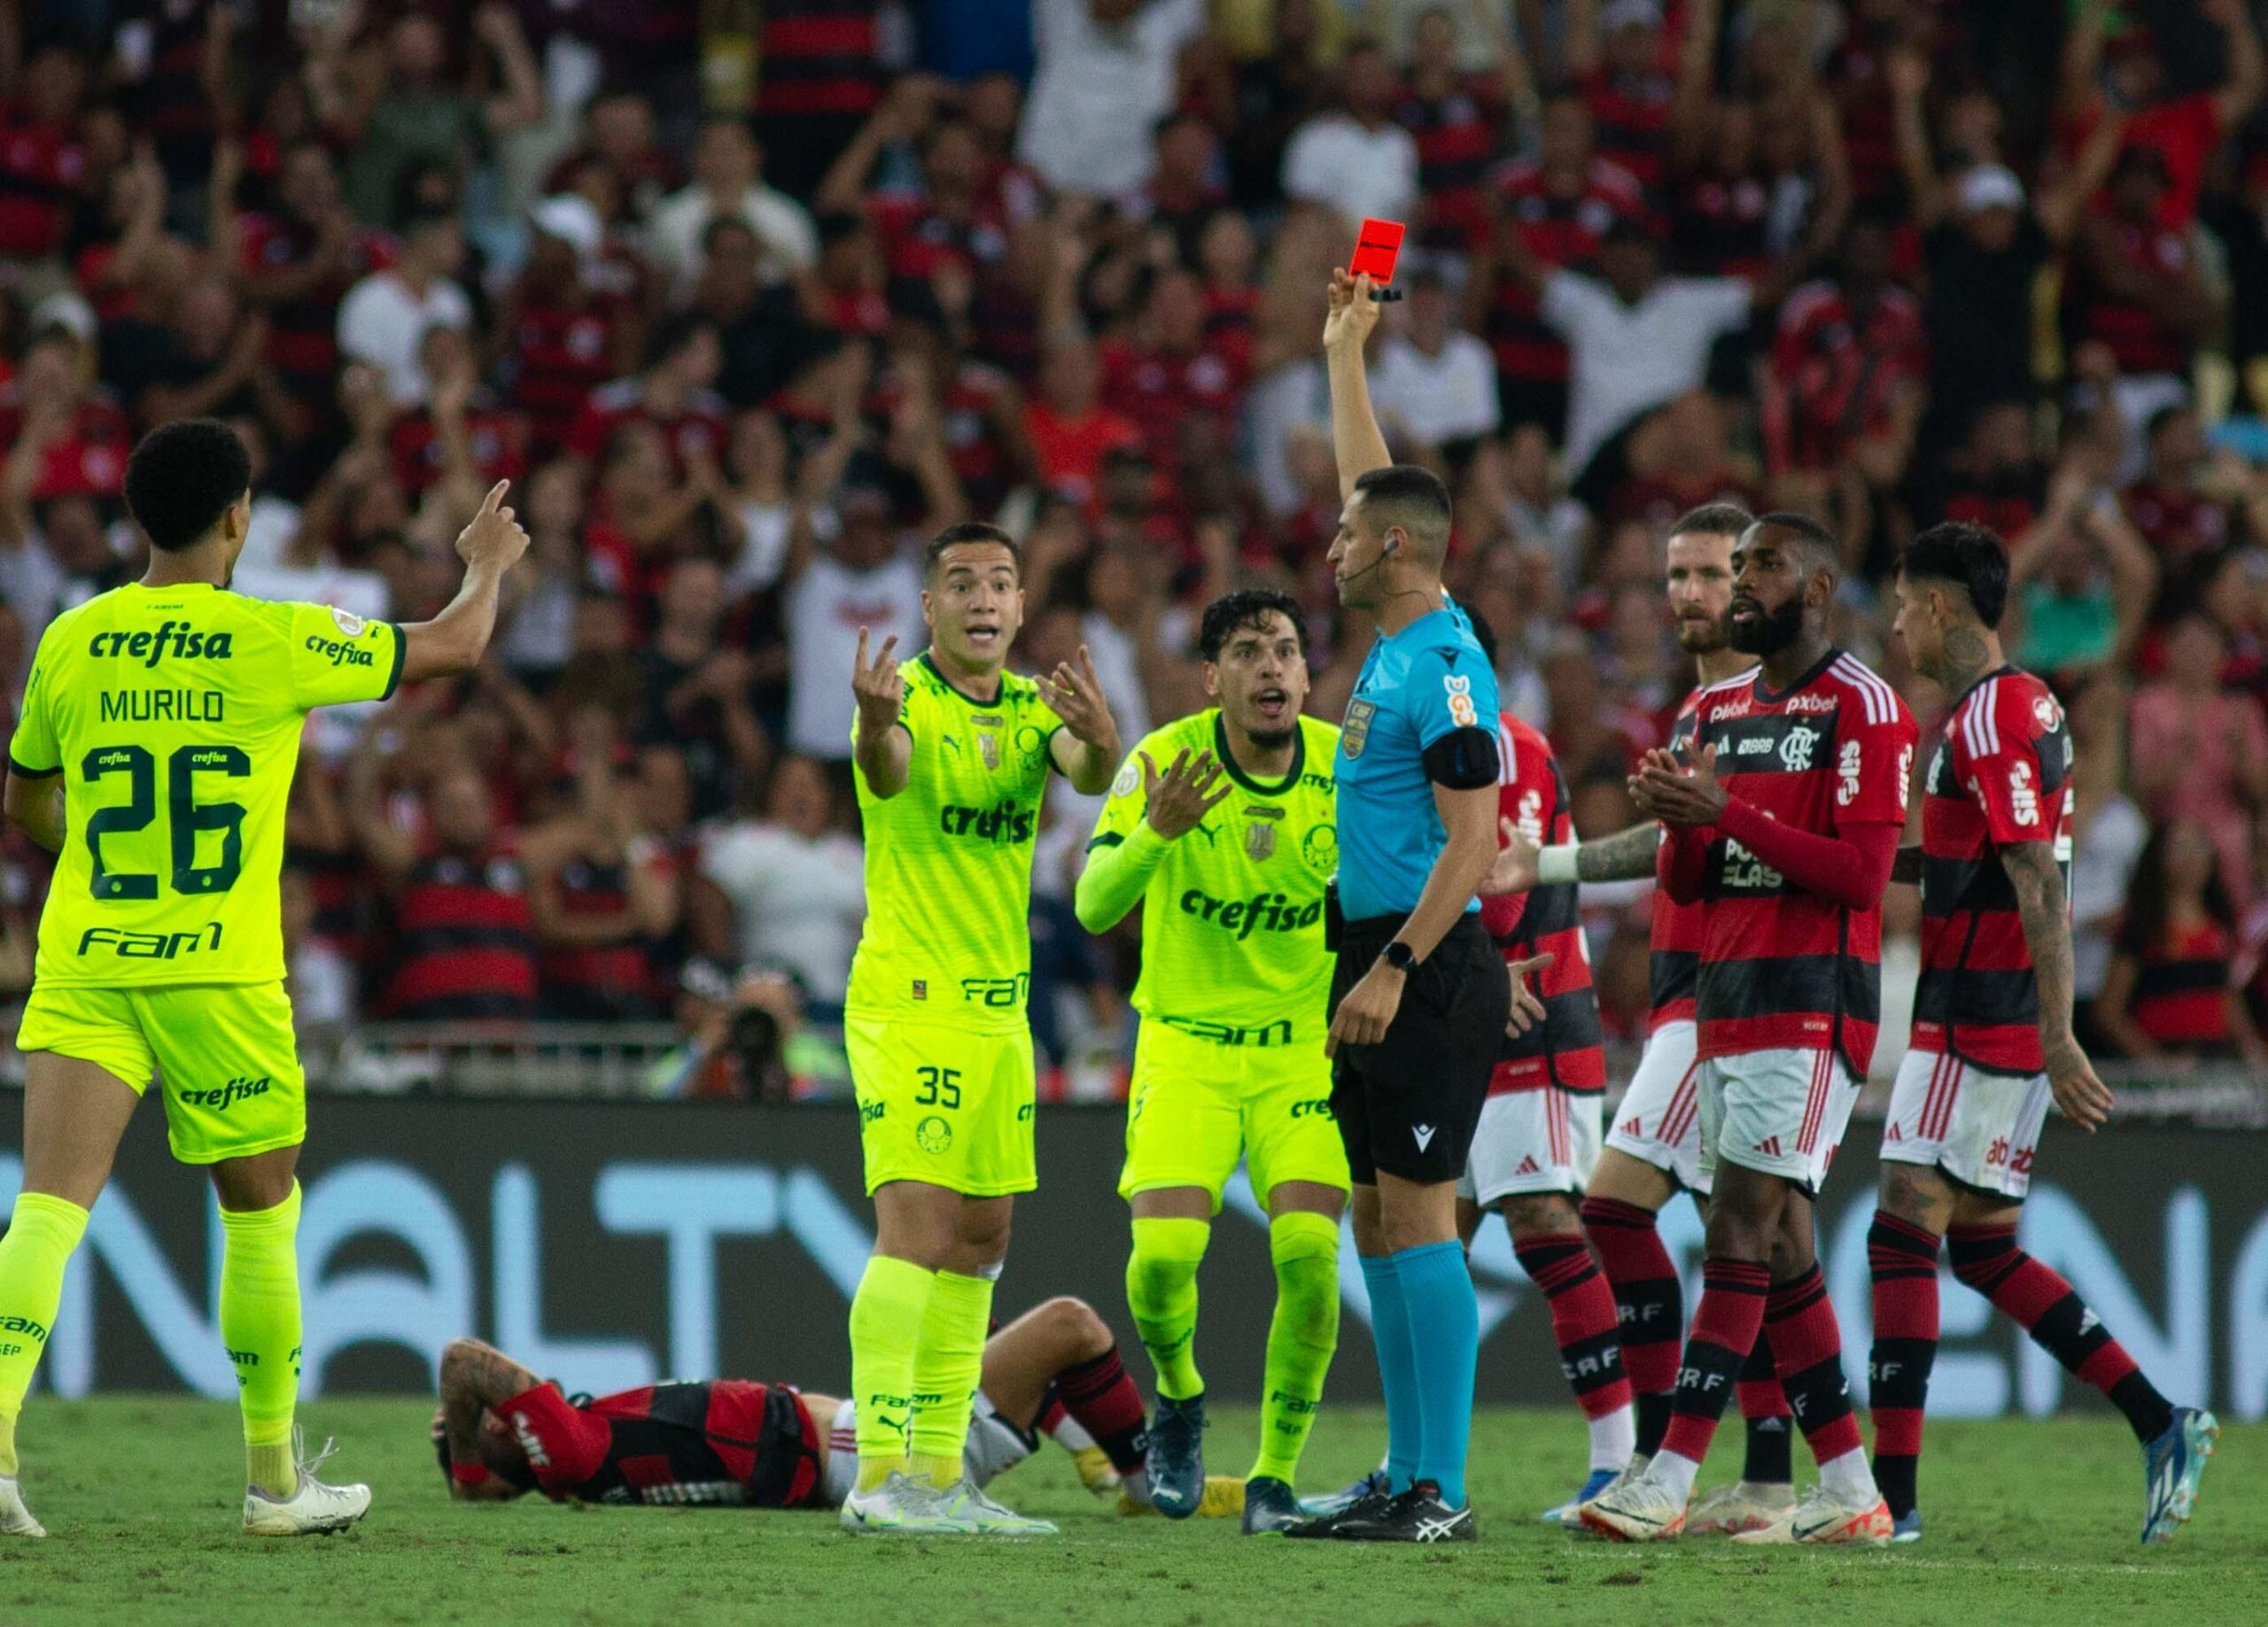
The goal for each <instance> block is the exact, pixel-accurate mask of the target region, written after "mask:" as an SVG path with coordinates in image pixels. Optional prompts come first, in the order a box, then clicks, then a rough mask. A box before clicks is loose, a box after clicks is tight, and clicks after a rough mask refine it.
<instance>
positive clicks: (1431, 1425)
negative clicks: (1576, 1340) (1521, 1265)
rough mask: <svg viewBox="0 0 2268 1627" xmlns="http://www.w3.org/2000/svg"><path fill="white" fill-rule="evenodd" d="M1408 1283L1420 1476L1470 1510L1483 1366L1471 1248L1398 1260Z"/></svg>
mask: <svg viewBox="0 0 2268 1627" xmlns="http://www.w3.org/2000/svg"><path fill="white" fill-rule="evenodd" d="M1391 1258H1392V1259H1393V1260H1394V1274H1395V1275H1396V1276H1397V1277H1399V1278H1400V1279H1401V1282H1402V1308H1403V1310H1404V1312H1405V1313H1407V1314H1408V1316H1409V1319H1410V1348H1411V1353H1412V1355H1413V1357H1414V1358H1415V1360H1414V1362H1413V1366H1414V1368H1415V1372H1416V1375H1417V1393H1418V1398H1419V1399H1418V1408H1417V1478H1418V1479H1419V1480H1430V1481H1432V1482H1433V1484H1435V1485H1437V1486H1439V1487H1440V1488H1441V1501H1442V1502H1443V1503H1445V1504H1447V1505H1448V1506H1449V1507H1451V1508H1462V1507H1464V1459H1465V1452H1466V1449H1467V1448H1468V1446H1469V1445H1471V1437H1472V1381H1473V1375H1474V1373H1475V1371H1476V1370H1477V1369H1478V1367H1480V1300H1479V1298H1478V1297H1477V1296H1475V1294H1474V1293H1473V1291H1472V1272H1471V1271H1470V1270H1468V1269H1467V1268H1466V1266H1465V1263H1464V1248H1463V1246H1462V1245H1460V1244H1458V1243H1454V1242H1449V1243H1426V1244H1425V1245H1424V1246H1422V1247H1420V1248H1415V1249H1402V1250H1401V1251H1398V1252H1396V1253H1395V1254H1394V1255H1393V1256H1392V1257H1391Z"/></svg>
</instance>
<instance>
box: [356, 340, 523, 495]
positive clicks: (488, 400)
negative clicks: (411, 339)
mask: <svg viewBox="0 0 2268 1627" xmlns="http://www.w3.org/2000/svg"><path fill="white" fill-rule="evenodd" d="M417 359H418V365H419V366H420V368H422V369H423V372H424V374H425V376H426V378H427V379H428V380H429V381H430V384H431V387H430V388H429V389H428V390H427V391H426V399H425V401H424V402H423V403H422V404H421V405H419V406H417V407H413V408H411V409H410V410H409V411H408V412H407V413H404V414H402V415H401V416H400V418H398V419H396V420H395V421H394V425H393V431H392V435H391V436H390V437H389V445H390V447H391V450H392V457H393V469H394V478H395V479H396V480H397V481H399V482H400V484H401V489H402V490H403V491H404V492H408V494H409V495H410V496H411V497H412V498H413V499H414V498H416V497H418V496H420V495H421V494H423V492H425V491H426V490H427V489H428V488H429V487H431V486H433V485H434V484H439V483H447V484H448V487H449V490H448V492H447V496H448V498H449V500H450V501H451V503H452V504H453V505H454V507H465V506H466V505H467V504H468V503H469V504H470V506H471V507H473V508H477V507H478V506H479V503H480V500H481V498H482V497H483V496H484V495H485V493H486V492H487V490H488V488H489V487H490V486H492V485H493V484H496V483H497V482H498V481H499V480H511V481H517V480H519V479H521V478H522V477H524V476H525V475H526V474H527V470H528V462H529V459H530V456H531V453H532V441H533V437H532V433H531V431H530V430H529V427H528V420H527V415H526V414H524V413H521V412H517V411H516V410H514V409H513V408H512V407H509V405H507V404H506V403H505V402H503V401H501V400H499V399H497V397H496V394H495V392H494V391H492V390H490V389H489V388H488V386H487V385H486V384H483V383H482V382H481V378H480V370H479V367H478V363H477V361H476V360H475V359H474V356H473V351H472V342H471V341H470V339H468V338H467V337H465V336H464V335H463V334H462V333H459V332H458V331H457V330H456V329H454V328H444V327H438V326H437V327H433V328H429V329H426V330H425V337H424V339H423V342H421V343H420V345H418V350H417ZM468 512H470V510H468Z"/></svg>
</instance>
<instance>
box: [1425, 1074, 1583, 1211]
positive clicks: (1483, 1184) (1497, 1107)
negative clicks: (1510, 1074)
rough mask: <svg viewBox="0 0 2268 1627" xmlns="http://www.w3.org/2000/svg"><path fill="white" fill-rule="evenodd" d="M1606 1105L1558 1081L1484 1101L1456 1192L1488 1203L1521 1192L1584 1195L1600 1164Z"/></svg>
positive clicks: (1459, 1195) (1483, 1203) (1460, 1195)
mask: <svg viewBox="0 0 2268 1627" xmlns="http://www.w3.org/2000/svg"><path fill="white" fill-rule="evenodd" d="M1604 1105H1605V1104H1604V1101H1603V1100H1602V1098H1600V1097H1598V1096H1577V1095H1576V1094H1574V1093H1573V1091H1570V1090H1562V1089H1559V1087H1558V1086H1557V1085H1545V1086H1543V1087H1542V1089H1535V1090H1511V1091H1507V1092H1505V1093H1504V1094H1503V1096H1490V1097H1489V1098H1488V1099H1487V1101H1486V1102H1484V1103H1482V1104H1481V1106H1480V1128H1479V1129H1478V1130H1476V1131H1474V1132H1473V1136H1472V1151H1471V1152H1470V1153H1468V1154H1467V1155H1466V1157H1465V1162H1464V1174H1463V1175H1462V1176H1461V1177H1459V1179H1458V1181H1457V1183H1456V1195H1457V1196H1458V1197H1469V1198H1471V1199H1472V1200H1473V1201H1474V1202H1475V1203H1477V1204H1480V1205H1482V1206H1483V1207H1484V1208H1485V1207H1486V1206H1487V1205H1490V1204H1493V1203H1495V1201H1496V1200H1497V1199H1498V1198H1500V1197H1515V1196H1517V1195H1519V1194H1522V1193H1532V1192H1566V1193H1570V1194H1572V1195H1573V1196H1574V1197H1581V1196H1582V1192H1583V1188H1584V1187H1585V1186H1587V1185H1588V1184H1589V1182H1590V1178H1591V1171H1592V1170H1594V1169H1596V1168H1597V1167H1598V1148H1599V1119H1600V1114H1601V1111H1602V1110H1603V1108H1604Z"/></svg>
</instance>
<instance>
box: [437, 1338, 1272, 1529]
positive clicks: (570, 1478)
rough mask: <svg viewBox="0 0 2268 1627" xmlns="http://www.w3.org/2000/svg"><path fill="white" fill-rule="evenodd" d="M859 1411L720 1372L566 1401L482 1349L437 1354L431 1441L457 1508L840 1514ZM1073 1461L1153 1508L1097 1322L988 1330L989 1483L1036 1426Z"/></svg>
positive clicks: (464, 1344) (1227, 1486)
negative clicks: (549, 1502) (531, 1502)
mask: <svg viewBox="0 0 2268 1627" xmlns="http://www.w3.org/2000/svg"><path fill="white" fill-rule="evenodd" d="M857 1413H858V1406H857V1404H856V1403H855V1402H853V1401H850V1400H846V1399H843V1398H840V1397H836V1396H831V1395H820V1394H819V1393H817V1392H816V1391H799V1390H796V1389H795V1388H794V1387H793V1386H791V1385H788V1384H764V1383H756V1382H754V1381H752V1380H749V1379H739V1378H717V1379H707V1380H699V1381H695V1382H690V1383H664V1384H651V1385H647V1386H645V1387H643V1388H641V1389H637V1390H625V1391H621V1392H620V1393H619V1394H616V1395H608V1396H598V1397H595V1398H594V1397H589V1396H580V1397H570V1396H569V1395H567V1394H566V1393H565V1392H564V1391H562V1390H561V1389H560V1388H559V1386H558V1385H557V1384H555V1383H551V1382H549V1381H548V1380H545V1379H540V1378H538V1377H537V1376H536V1375H535V1374H534V1373H533V1372H532V1371H531V1370H530V1369H528V1368H527V1367H523V1366H521V1365H520V1364H519V1363H518V1362H517V1361H515V1360H512V1359H511V1358H510V1357H509V1356H508V1355H506V1354H505V1353H504V1352H501V1351H500V1350H497V1349H495V1348H494V1347H493V1346H492V1345H488V1344H483V1343H481V1342H480V1341H479V1340H478V1339H455V1340H452V1341H451V1342H450V1344H448V1346H447V1348H446V1349H445V1350H443V1351H442V1352H441V1406H440V1410H439V1412H437V1413H435V1414H433V1442H434V1446H435V1449H436V1451H437V1452H438V1453H439V1456H440V1459H441V1467H442V1469H443V1470H444V1472H445V1473H447V1476H448V1478H449V1491H450V1495H451V1496H453V1497H455V1498H457V1499H459V1500H461V1501H495V1500H501V1499H509V1498H515V1497H519V1496H521V1495H523V1494H524V1493H526V1492H529V1491H541V1492H542V1493H543V1494H544V1495H545V1496H547V1497H548V1498H550V1499H553V1500H554V1501H555V1502H568V1501H574V1502H585V1503H716V1504H723V1505H728V1506H731V1507H742V1508H837V1507H841V1506H842V1503H843V1498H844V1497H845V1496H846V1495H848V1494H849V1492H850V1489H851V1487H852V1486H853V1484H855V1483H856V1481H857V1478H858V1445H857V1438H858V1437H857V1431H858V1417H857ZM1043 1431H1045V1432H1046V1433H1048V1434H1052V1436H1054V1437H1055V1438H1056V1440H1057V1441H1058V1442H1059V1443H1060V1444H1061V1445H1063V1446H1065V1447H1066V1448H1067V1449H1068V1450H1069V1451H1070V1452H1071V1453H1072V1455H1073V1456H1074V1458H1075V1459H1076V1460H1078V1465H1079V1477H1080V1478H1081V1479H1082V1480H1083V1481H1084V1482H1085V1483H1086V1484H1087V1486H1088V1488H1089V1489H1090V1490H1091V1491H1095V1492H1096V1493H1097V1494H1098V1495H1101V1494H1106V1493H1107V1492H1109V1491H1113V1490H1117V1491H1120V1493H1121V1496H1120V1499H1119V1510H1120V1512H1121V1513H1124V1514H1140V1513H1146V1512H1148V1511H1149V1507H1150V1498H1149V1490H1148V1486H1147V1484H1146V1481H1145V1479H1144V1476H1143V1474H1142V1454H1143V1453H1144V1451H1145V1449H1146V1445H1147V1444H1148V1435H1149V1431H1148V1429H1147V1427H1146V1421H1145V1420H1144V1418H1143V1415H1142V1397H1141V1392H1140V1391H1138V1390H1136V1389H1135V1387H1134V1381H1133V1380H1132V1379H1130V1378H1129V1377H1127V1375H1126V1369H1125V1367H1123V1366H1122V1364H1121V1363H1120V1361H1119V1359H1118V1345H1117V1344H1116V1342H1115V1340H1113V1339H1112V1337H1111V1335H1110V1329H1108V1328H1107V1327H1106V1326H1105V1325H1104V1323H1103V1320H1102V1318H1100V1317H1099V1316H1097V1315H1096V1314H1095V1313H1094V1312H1093V1311H1092V1310H1091V1308H1090V1307H1089V1306H1088V1305H1086V1304H1085V1303H1084V1301H1082V1300H1078V1299H1074V1298H1068V1296H1067V1297H1065V1298H1056V1299H1050V1300H1048V1301H1047V1302H1046V1303H1045V1304H1044V1305H1039V1306H1038V1307H1037V1308H1036V1309H1034V1310H1030V1311H1027V1312H1026V1313H1024V1314H1023V1315H1021V1316H1020V1317H1018V1318H1017V1319H1016V1320H1015V1321H1013V1322H1011V1323H1010V1324H1009V1325H1008V1326H1007V1327H1006V1328H1003V1329H1000V1331H999V1332H998V1333H996V1334H994V1335H993V1336H991V1337H990V1339H989V1340H987V1341H986V1342H985V1345H984V1367H983V1379H982V1381H981V1384H980V1387H979V1389H978V1391H977V1392H976V1401H975V1418H974V1422H972V1423H971V1425H970V1427H969V1429H968V1443H967V1446H966V1447H964V1448H963V1452H962V1463H963V1467H964V1468H966V1469H967V1473H968V1477H969V1479H970V1480H971V1481H972V1482H973V1483H974V1484H976V1485H978V1486H983V1485H984V1484H988V1483H989V1482H990V1481H991V1480H992V1479H993V1478H995V1477H996V1476H999V1475H1003V1474H1006V1472H1007V1471H1008V1470H1009V1469H1011V1468H1014V1467H1015V1466H1016V1465H1017V1464H1019V1463H1021V1462H1022V1461H1023V1460H1025V1459H1026V1458H1028V1457H1029V1456H1030V1455H1031V1454H1032V1452H1033V1451H1034V1449H1035V1448H1036V1447H1037V1445H1038V1441H1039V1436H1040V1434H1041V1432H1043ZM1242 1491H1243V1486H1242V1484H1240V1483H1239V1482H1238V1481H1236V1480H1233V1479H1231V1478H1228V1477H1226V1476H1221V1477H1217V1478H1216V1479H1215V1480H1213V1481H1210V1482H1208V1484H1207V1486H1206V1495H1205V1497H1204V1499H1203V1500H1202V1503H1201V1505H1200V1507H1199V1509H1198V1512H1199V1513H1200V1514H1205V1515H1233V1514H1235V1513H1237V1512H1238V1511H1239V1509H1240V1508H1241V1507H1243V1500H1244V1499H1243V1497H1242V1495H1241V1493H1242Z"/></svg>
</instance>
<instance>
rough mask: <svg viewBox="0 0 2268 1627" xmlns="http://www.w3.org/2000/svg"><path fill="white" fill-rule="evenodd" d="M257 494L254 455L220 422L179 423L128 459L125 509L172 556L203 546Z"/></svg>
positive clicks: (154, 434)
mask: <svg viewBox="0 0 2268 1627" xmlns="http://www.w3.org/2000/svg"><path fill="white" fill-rule="evenodd" d="M251 490H252V454H251V453H247V452H246V451H245V444H244V442H242V441H240V440H238V439H237V432H236V431H235V430H232V429H230V428H229V426H228V425H227V424H225V423H222V422H221V421H220V420H219V419H218V418H176V419H175V420H174V422H171V423H168V424H164V425H161V426H159V428H157V429H154V430H151V431H150V432H149V434H147V435H145V436H144V437H143V438H142V444H141V445H138V446H136V447H135V449H134V454H133V456H131V457H129V458H128V459H127V460H126V510H127V512H128V514H130V515H133V516H134V520H135V523H136V524H137V525H139V526H141V528H142V530H143V532H144V534H145V535H146V536H147V537H148V538H150V546H151V547H153V548H156V549H158V550H159V551H160V552H162V553H167V554H177V553H179V552H180V551H181V550H183V548H192V547H195V546H197V545H198V543H199V542H202V541H203V540H204V539H205V538H206V535H207V534H209V533H210V532H211V531H212V530H213V528H214V526H215V525H218V524H219V523H221V515H224V514H226V513H227V512H228V511H229V505H230V504H232V503H234V502H236V501H237V500H238V499H239V498H241V497H243V496H244V495H245V493H246V492H249V491H251Z"/></svg>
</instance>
